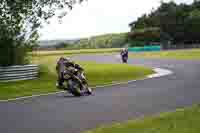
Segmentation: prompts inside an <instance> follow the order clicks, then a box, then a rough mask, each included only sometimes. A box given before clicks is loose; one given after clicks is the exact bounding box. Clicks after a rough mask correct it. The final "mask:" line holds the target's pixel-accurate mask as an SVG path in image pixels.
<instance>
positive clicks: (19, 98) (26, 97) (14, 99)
mask: <svg viewBox="0 0 200 133" xmlns="http://www.w3.org/2000/svg"><path fill="white" fill-rule="evenodd" d="M63 92H64V91H59V92H52V93H46V94H39V95H32V96H24V97H18V98H11V99H8V100H0V102H11V101H16V100H24V99H28V98H34V97H40V96H48V95H55V94H59V93H63Z"/></svg>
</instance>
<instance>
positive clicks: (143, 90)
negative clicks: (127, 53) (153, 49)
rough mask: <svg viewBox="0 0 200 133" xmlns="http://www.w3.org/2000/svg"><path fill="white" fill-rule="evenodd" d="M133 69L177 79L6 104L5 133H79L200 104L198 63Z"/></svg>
mask: <svg viewBox="0 0 200 133" xmlns="http://www.w3.org/2000/svg"><path fill="white" fill-rule="evenodd" d="M74 59H76V60H81V61H83V60H87V61H97V62H102V63H119V60H117V58H116V57H113V56H112V55H105V56H100V55H84V56H77V57H74ZM129 63H130V64H137V65H145V66H149V67H160V68H166V69H169V70H172V71H173V72H174V74H173V75H168V76H165V77H159V78H154V79H147V80H142V81H136V82H133V83H129V84H123V85H117V86H112V87H106V88H100V89H97V90H95V95H94V96H87V97H81V98H75V97H72V96H70V95H66V94H63V93H60V94H55V95H49V96H41V97H34V98H29V99H24V100H17V101H12V102H1V103H0V132H1V133H79V132H82V131H84V130H87V129H91V128H95V127H98V126H101V125H105V124H111V123H112V122H121V121H126V120H129V119H135V118H140V117H143V116H144V115H145V116H148V115H154V114H157V113H159V112H163V111H174V110H175V109H176V108H182V107H187V106H191V105H193V104H199V103H200V69H199V68H200V62H199V61H178V60H168V59H162V60H161V59H130V60H129ZM94 67H95V66H94Z"/></svg>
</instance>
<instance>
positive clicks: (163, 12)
mask: <svg viewBox="0 0 200 133" xmlns="http://www.w3.org/2000/svg"><path fill="white" fill-rule="evenodd" d="M130 26H131V31H132V36H131V38H132V39H135V40H140V39H138V36H140V35H138V34H141V31H139V32H138V30H141V29H144V30H145V29H148V28H152V27H156V28H159V29H160V35H159V36H160V39H161V40H165V39H169V40H171V41H173V43H174V44H179V45H181V44H184V43H185V44H191V43H200V1H199V0H195V1H194V2H193V3H192V4H190V5H188V4H176V3H175V2H168V3H165V2H161V5H160V7H159V8H158V9H157V10H153V11H152V12H151V13H150V14H145V15H143V16H141V17H139V18H138V19H137V21H135V22H133V23H131V24H130ZM156 32H157V30H155V32H154V34H153V35H152V34H151V35H150V34H149V32H142V34H143V35H142V36H143V39H146V40H148V38H149V36H150V38H151V37H153V38H156V37H158V34H157V33H156ZM133 34H134V35H133ZM146 36H147V37H146Z"/></svg>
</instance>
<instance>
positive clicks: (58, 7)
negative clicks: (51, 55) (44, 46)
mask: <svg viewBox="0 0 200 133" xmlns="http://www.w3.org/2000/svg"><path fill="white" fill-rule="evenodd" d="M77 2H82V0H1V1H0V29H1V30H0V66H8V65H16V64H25V63H27V58H26V57H27V56H26V54H27V52H28V51H29V50H30V49H31V48H33V46H34V45H35V44H36V40H37V39H38V37H39V36H38V32H37V30H38V28H39V27H40V26H42V23H43V22H47V23H48V20H49V19H50V18H51V17H53V16H57V17H58V19H59V20H61V19H62V17H63V16H65V15H66V13H67V11H69V10H70V9H72V7H73V5H74V4H75V3H77Z"/></svg>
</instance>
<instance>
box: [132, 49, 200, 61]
mask: <svg viewBox="0 0 200 133" xmlns="http://www.w3.org/2000/svg"><path fill="white" fill-rule="evenodd" d="M130 57H132V58H169V59H180V60H199V59H200V49H190V50H172V51H161V52H142V53H130Z"/></svg>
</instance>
